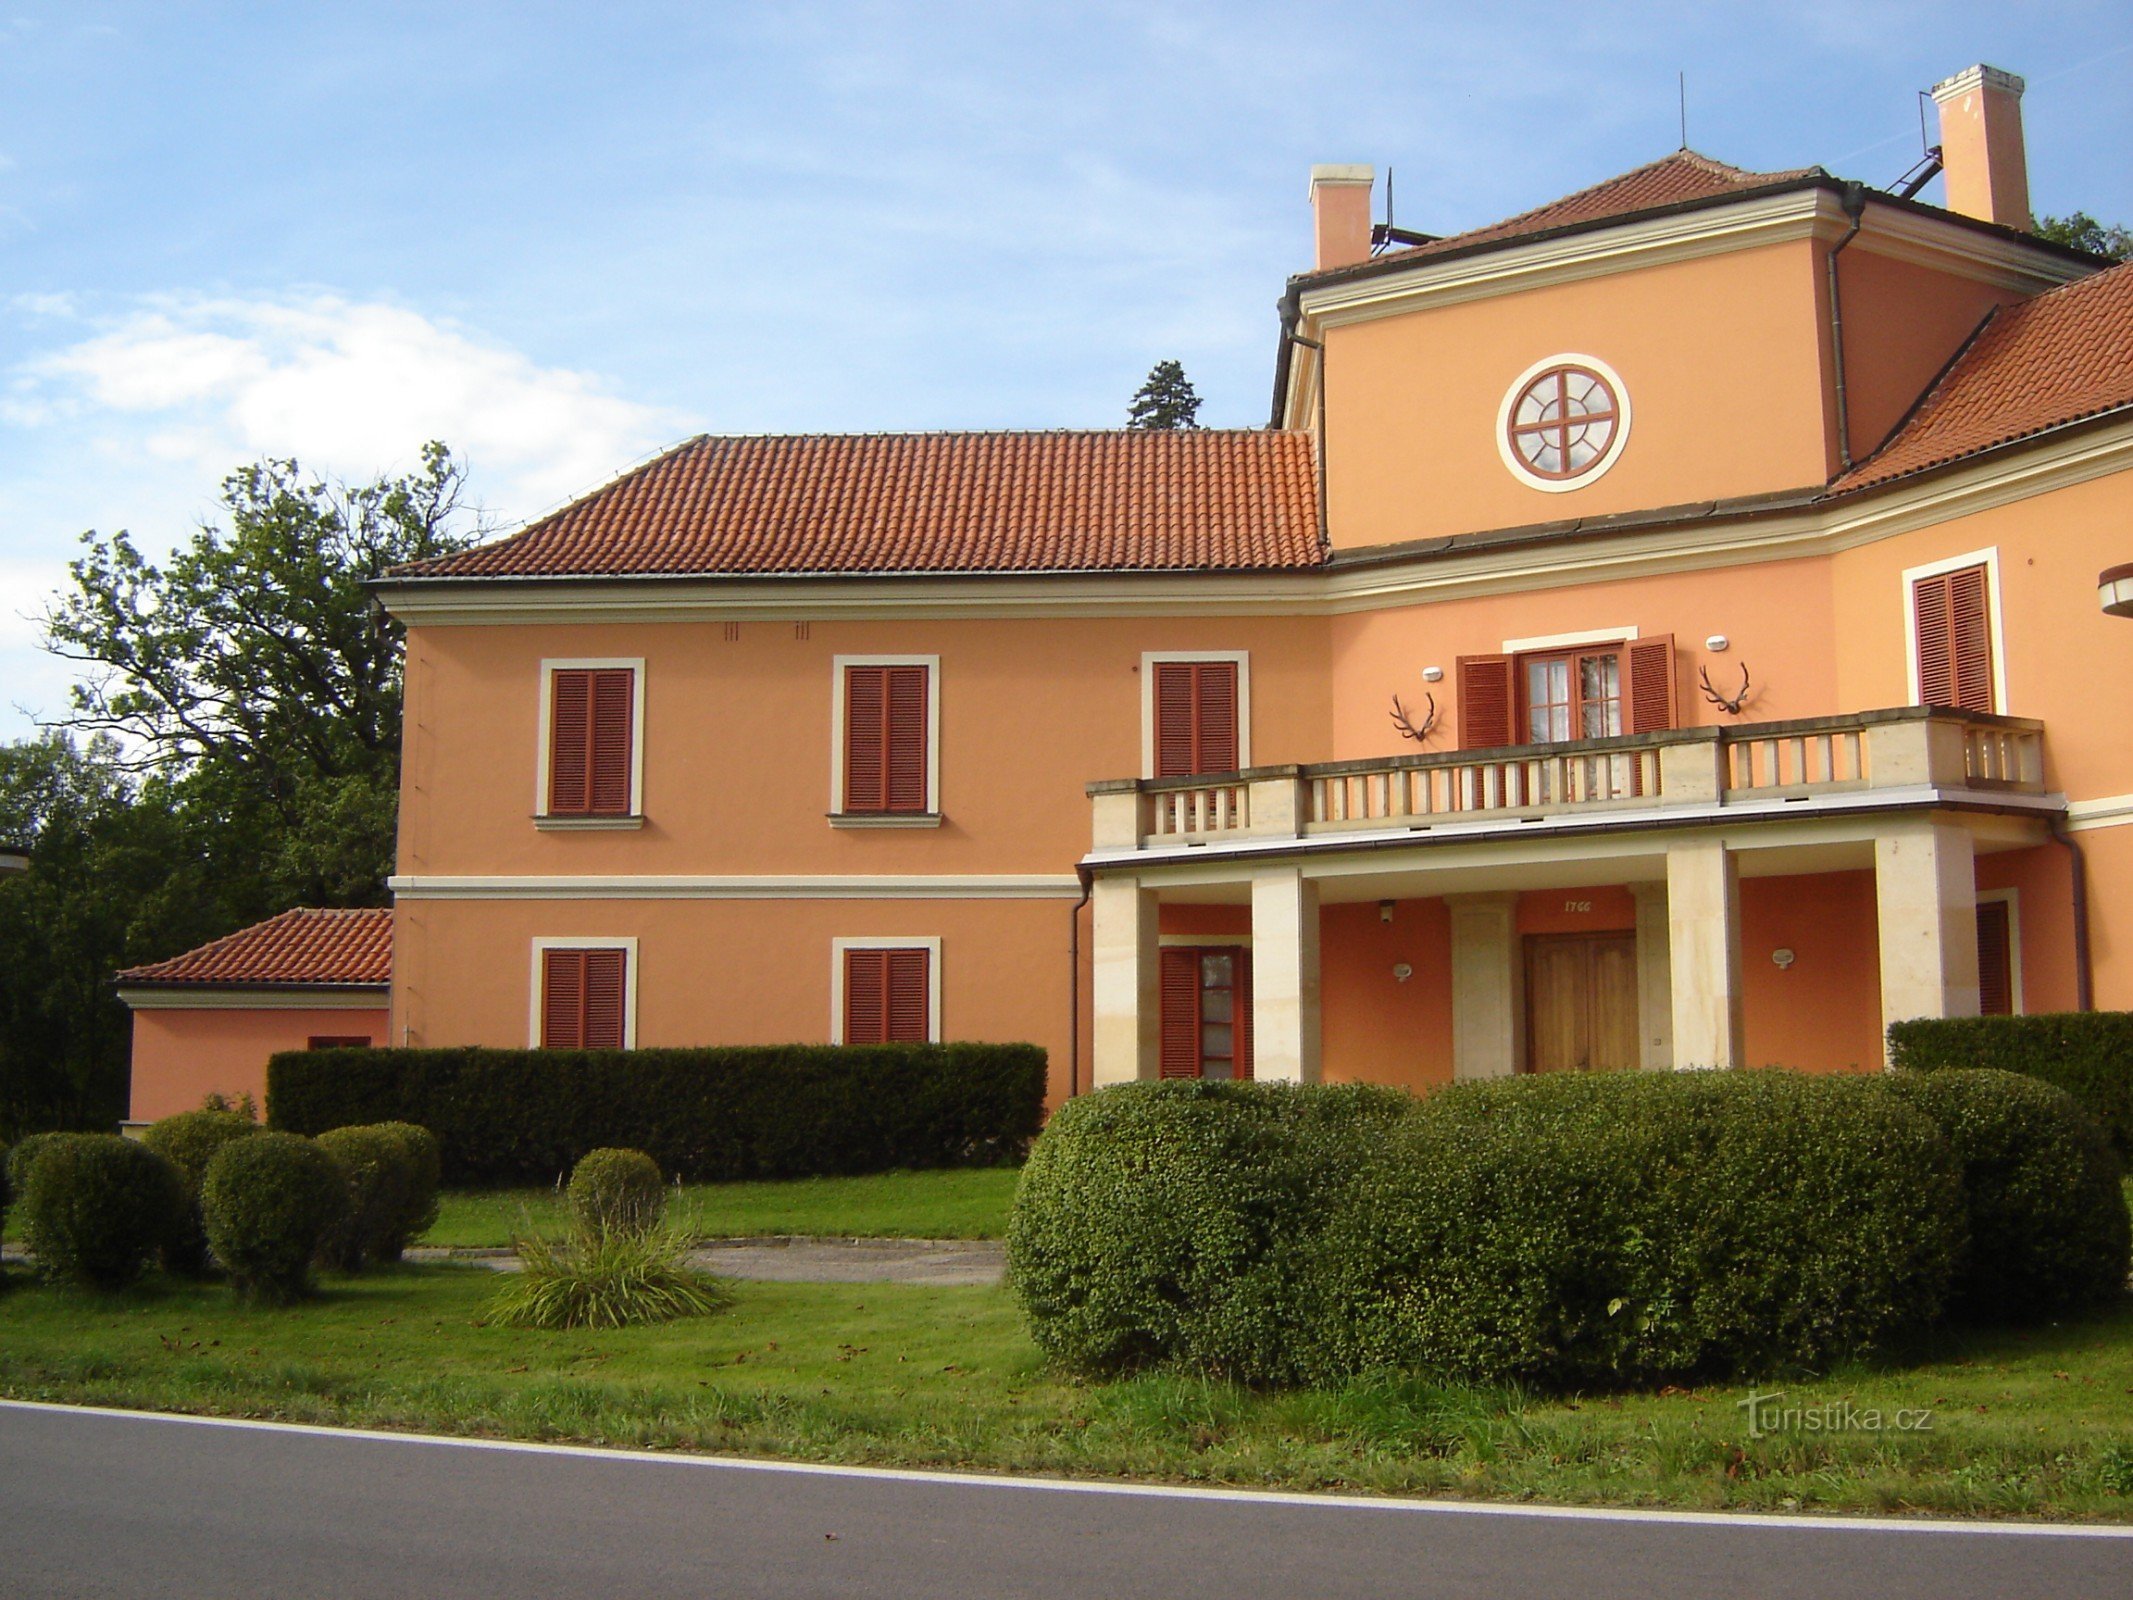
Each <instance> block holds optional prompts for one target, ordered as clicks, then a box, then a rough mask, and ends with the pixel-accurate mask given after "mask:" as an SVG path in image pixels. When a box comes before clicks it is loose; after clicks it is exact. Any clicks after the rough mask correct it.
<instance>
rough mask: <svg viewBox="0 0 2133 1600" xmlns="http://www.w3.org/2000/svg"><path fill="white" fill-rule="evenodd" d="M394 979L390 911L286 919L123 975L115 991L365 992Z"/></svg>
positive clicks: (309, 913) (299, 914)
mask: <svg viewBox="0 0 2133 1600" xmlns="http://www.w3.org/2000/svg"><path fill="white" fill-rule="evenodd" d="M392 975H393V914H392V912H390V911H388V910H368V909H366V910H358V911H313V910H297V911H284V912H283V913H282V914H281V915H280V916H278V917H269V918H268V919H267V920H266V921H265V922H258V923H254V924H253V925H252V926H251V927H249V928H243V929H240V930H239V931H238V932H236V933H233V934H230V935H229V936H228V937H226V938H221V939H217V940H215V941H213V942H212V943H210V944H204V945H202V946H200V948H199V949H197V950H188V951H186V952H185V954H183V955H182V956H173V957H171V958H170V960H168V961H157V962H154V963H151V964H150V965H148V966H145V967H128V968H127V969H126V970H125V971H124V972H121V973H120V974H119V981H120V982H121V983H130V984H199V985H203V986H209V987H216V986H225V985H227V986H233V987H236V986H250V985H265V984H273V985H281V984H290V985H297V984H347V985H355V984H365V985H371V984H374V985H377V986H379V987H381V988H382V987H383V986H384V985H386V984H388V983H390V982H392Z"/></svg>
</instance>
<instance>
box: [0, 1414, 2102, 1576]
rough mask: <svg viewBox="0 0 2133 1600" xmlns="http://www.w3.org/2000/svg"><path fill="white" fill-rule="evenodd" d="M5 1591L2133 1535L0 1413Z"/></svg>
mask: <svg viewBox="0 0 2133 1600" xmlns="http://www.w3.org/2000/svg"><path fill="white" fill-rule="evenodd" d="M0 1594H5V1595H7V1596H9V1597H11V1600H32V1597H45V1596H56V1595H66V1596H91V1595H124V1596H127V1597H129V1600H132V1597H152V1596H165V1595H170V1596H184V1597H186V1600H201V1597H216V1596H245V1597H247V1600H249V1597H252V1596H262V1595H272V1596H276V1597H277V1600H295V1597H301V1596H313V1595H317V1596H333V1597H335V1600H366V1597H369V1596H413V1595H420V1596H425V1597H428V1596H452V1597H489V1596H496V1597H499V1600H550V1597H564V1596H580V1595H583V1596H597V1597H601V1600H609V1597H612V1600H635V1597H637V1596H720V1597H727V1596H750V1597H752V1596H766V1597H768V1596H776V1597H778V1600H816V1597H821V1600H845V1597H848V1596H895V1597H904V1596H929V1597H930V1596H971V1597H978V1596H983V1597H991V1596H1038V1597H1052V1596H1075V1597H1093V1600H1118V1597H1125V1596H1141V1595H1147V1596H1161V1597H1164V1600H1194V1597H1200V1596H1207V1597H1219V1600H1253V1597H1258V1596H1269V1597H1273V1596H1279V1597H1282V1600H1340V1597H1346V1596H1370V1597H1373V1600H1378V1597H1387V1596H1454V1595H1457V1596H1488V1597H1503V1600H1543V1597H1549V1596H1564V1597H1566V1600H1568V1597H1575V1600H1617V1597H1619V1600H1676V1597H1680V1600H1689V1597H1692V1596H1693V1597H1695V1600H1704V1597H1706V1596H1711V1595H1726V1596H1729V1597H1732V1600H1753V1597H1760V1596H1773V1597H1775V1596H1783V1597H1784V1600H1809V1597H1812V1600H1820V1597H1825V1596H1828V1597H1849V1596H1859V1597H1862V1600H1865V1597H1872V1600H1903V1597H1907V1596H1914V1595H1915V1596H1921V1597H1927V1596H1930V1597H1931V1600H1971V1597H1985V1596H1995V1597H1997V1596H2006V1597H2011V1600H2059V1597H2062V1596H2063V1597H2067V1600H2072V1597H2076V1596H2078V1597H2080V1600H2104V1597H2109V1596H2115V1595H2125V1594H2133V1530H2122V1531H2116V1532H2108V1533H2103V1534H2101V1535H2099V1534H2098V1533H2096V1532H2094V1531H2079V1530H2077V1531H2067V1530H2061V1531H2056V1532H2055V1531H2052V1530H2049V1529H2035V1528H2014V1527H2009V1526H2006V1525H1998V1526H1978V1527H1968V1526H1955V1525H1950V1524H1920V1523H1908V1524H1906V1523H1870V1522H1865V1521H1831V1520H1822V1521H1817V1520H1812V1519H1806V1518H1795V1519H1790V1520H1778V1519H1754V1518H1741V1517H1735V1518H1694V1517H1687V1516H1677V1515H1650V1514H1643V1515H1640V1514H1636V1513H1617V1514H1607V1513H1574V1512H1548V1511H1539V1510H1535V1509H1530V1508H1512V1507H1502V1508H1473V1507H1458V1506H1452V1505H1446V1504H1443V1503H1427V1502H1411V1501H1410V1502H1401V1501H1368V1500H1355V1499H1319V1498H1306V1497H1303V1496H1293V1495H1249V1494H1225V1493H1215V1492H1206V1491H1192V1490H1162V1489H1129V1488H1110V1487H1092V1486H1082V1485H1060V1484H1055V1483H1047V1482H1040V1481H1035V1480H1027V1479H986V1478H975V1477H952V1476H926V1475H921V1474H910V1473H902V1474H900V1473H872V1472H860V1471H852V1470H838V1469H833V1468H832V1469H822V1468H805V1467H790V1466H779V1465H774V1464H768V1463H751V1462H737V1461H720V1460H710V1459H706V1458H701V1457H693V1458H692V1457H682V1456H643V1455H630V1454H623V1453H619V1452H615V1453H610V1452H602V1451H589V1450H561V1449H542V1448H540V1447H524V1446H492V1445H482V1444H477V1443H470V1442H462V1441H454V1440H439V1439H428V1438H418V1437H403V1436H397V1435H385V1434H359V1433H336V1432H333V1431H330V1430H323V1429H300V1428H277V1427H271V1426H262V1425H245V1424H237V1425H227V1424H213V1423H202V1422H197V1421H193V1420H190V1419H182V1418H162V1417H148V1416H141V1415H137V1414H133V1413H125V1412H100V1411H82V1410H70V1409H66V1408H61V1407H42V1406H21V1405H15V1404H10V1403H0Z"/></svg>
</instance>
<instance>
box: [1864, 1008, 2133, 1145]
mask: <svg viewBox="0 0 2133 1600" xmlns="http://www.w3.org/2000/svg"><path fill="white" fill-rule="evenodd" d="M1889 1064H1890V1065H1891V1066H1893V1067H1896V1068H1897V1069H1898V1070H1909V1071H1913V1072H1932V1071H1938V1070H1942V1069H1945V1068H1949V1067H1997V1068H1998V1069H1999V1070H2000V1071H2002V1072H2018V1073H2021V1074H2022V1075H2023V1076H2024V1077H2030V1078H2042V1079H2043V1080H2044V1081H2045V1082H2046V1083H2049V1084H2051V1085H2053V1086H2054V1087H2056V1088H2060V1089H2064V1090H2065V1091H2066V1092H2067V1093H2068V1094H2070V1095H2072V1096H2073V1097H2074V1098H2075V1099H2076V1100H2078V1101H2080V1102H2081V1105H2082V1107H2083V1109H2084V1110H2086V1111H2087V1112H2088V1113H2089V1115H2090V1116H2092V1117H2094V1118H2095V1119H2096V1120H2097V1122H2098V1123H2100V1124H2101V1125H2102V1127H2103V1130H2104V1134H2105V1136H2106V1137H2108V1138H2109V1139H2110V1141H2111V1144H2112V1147H2113V1148H2114V1149H2116V1150H2117V1152H2118V1159H2119V1160H2121V1161H2126V1162H2133V1011H2089V1012H2079V1011H2070V1012H2061V1013H2056V1014H2054V1013H2047V1014H2044V1015H2040V1016H2029V1017H1929V1018H1920V1019H1918V1020H1917V1021H1913V1022H1898V1023H1894V1024H1892V1025H1891V1026H1890V1028H1889Z"/></svg>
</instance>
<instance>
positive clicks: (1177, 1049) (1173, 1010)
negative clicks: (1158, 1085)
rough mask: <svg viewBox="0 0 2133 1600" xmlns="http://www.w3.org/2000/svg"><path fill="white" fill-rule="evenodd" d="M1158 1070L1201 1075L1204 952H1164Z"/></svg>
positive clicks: (1174, 1075) (1173, 1075) (1168, 1075)
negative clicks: (1201, 996) (1202, 959)
mask: <svg viewBox="0 0 2133 1600" xmlns="http://www.w3.org/2000/svg"><path fill="white" fill-rule="evenodd" d="M1157 1071H1158V1072H1159V1073H1160V1075H1161V1076H1163V1077H1165V1078H1197V1077H1198V1076H1199V1075H1200V952H1199V951H1197V950H1165V951H1164V952H1163V953H1162V1049H1161V1051H1160V1053H1159V1059H1158V1063H1157Z"/></svg>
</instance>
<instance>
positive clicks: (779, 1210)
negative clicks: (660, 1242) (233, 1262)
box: [421, 1167, 1022, 1247]
mask: <svg viewBox="0 0 2133 1600" xmlns="http://www.w3.org/2000/svg"><path fill="white" fill-rule="evenodd" d="M1021 1175H1022V1169H1021V1168H1019V1167H971V1168H956V1169H950V1170H946V1171H939V1172H877V1173H870V1174H868V1175H867V1176H865V1177H859V1178H789V1179H785V1180H782V1181H780V1182H775V1183H701V1184H692V1185H689V1186H687V1187H685V1188H682V1189H680V1190H677V1191H676V1192H675V1195H674V1198H673V1200H672V1201H671V1202H670V1203H669V1206H668V1214H669V1215H670V1216H671V1217H672V1218H673V1220H674V1221H675V1222H676V1223H682V1224H686V1225H688V1226H689V1227H690V1228H691V1229H692V1231H694V1232H695V1233H696V1234H698V1235H699V1236H701V1237H703V1238H713V1239H724V1238H738V1237H742V1236H747V1235H760V1234H775V1233H794V1234H836V1235H857V1236H863V1237H865V1236H871V1237H879V1238H885V1239H997V1238H999V1237H1000V1236H1001V1235H1003V1234H1004V1233H1006V1232H1007V1208H1008V1206H1009V1205H1010V1204H1011V1203H1012V1202H1013V1201H1014V1198H1015V1182H1016V1180H1017V1179H1018V1178H1020V1177H1021ZM529 1217H530V1218H531V1219H532V1220H533V1222H534V1224H535V1225H536V1226H537V1227H540V1228H542V1229H544V1230H546V1231H550V1232H553V1231H555V1230H557V1229H558V1228H560V1226H561V1224H562V1220H563V1198H562V1196H561V1195H560V1194H558V1193H557V1192H556V1191H555V1190H553V1189H481V1190H476V1189H460V1190H454V1191H452V1192H450V1193H448V1194H446V1195H445V1196H444V1197H443V1201H442V1203H441V1204H440V1205H439V1207H438V1214H437V1225H436V1226H435V1227H434V1228H432V1229H430V1231H429V1232H428V1233H427V1234H425V1235H423V1237H422V1241H421V1242H422V1243H424V1244H431V1245H452V1246H457V1247H466V1246H470V1245H498V1244H509V1243H510V1242H511V1235H512V1232H513V1230H514V1229H517V1228H521V1227H523V1226H524V1225H525V1220H526V1219H527V1218H529Z"/></svg>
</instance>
